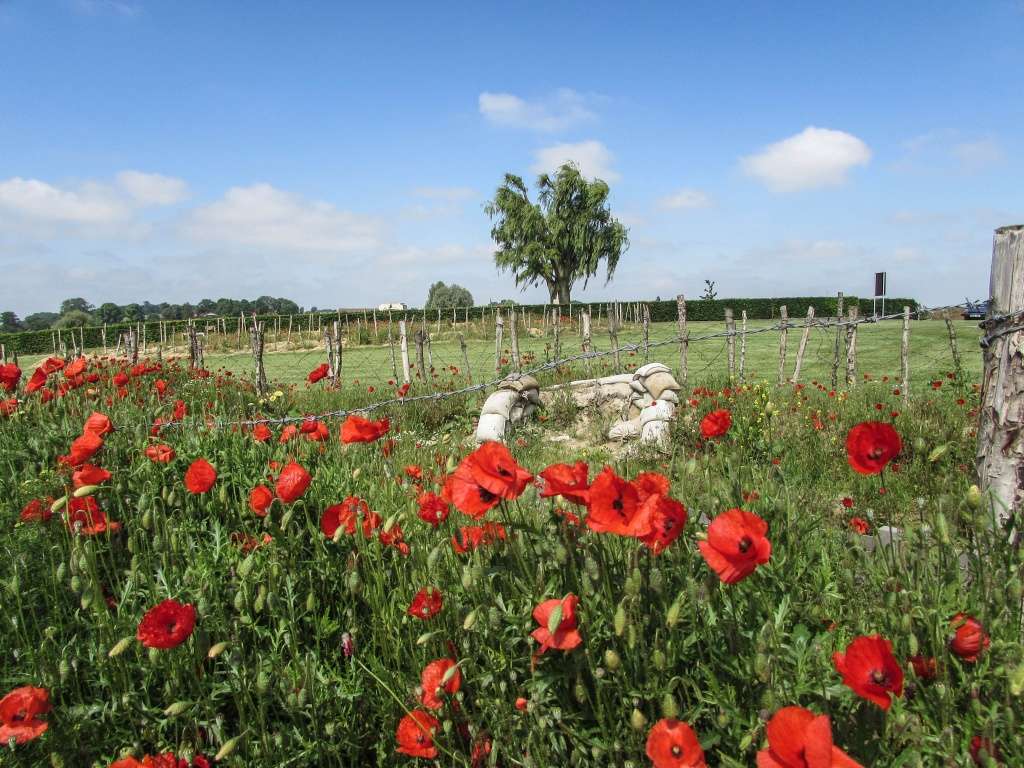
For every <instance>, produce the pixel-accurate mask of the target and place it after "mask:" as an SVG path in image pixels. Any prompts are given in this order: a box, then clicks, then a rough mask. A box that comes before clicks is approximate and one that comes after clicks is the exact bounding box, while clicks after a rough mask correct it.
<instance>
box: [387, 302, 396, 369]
mask: <svg viewBox="0 0 1024 768" xmlns="http://www.w3.org/2000/svg"><path fill="white" fill-rule="evenodd" d="M388 348H389V349H390V350H391V373H392V374H394V377H395V380H396V381H397V380H398V361H397V359H396V358H395V337H394V336H393V335H392V333H391V312H390V311H388Z"/></svg>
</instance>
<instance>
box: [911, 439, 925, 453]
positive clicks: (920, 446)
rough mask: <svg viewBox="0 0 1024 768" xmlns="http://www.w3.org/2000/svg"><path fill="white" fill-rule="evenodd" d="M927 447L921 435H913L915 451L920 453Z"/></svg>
mask: <svg viewBox="0 0 1024 768" xmlns="http://www.w3.org/2000/svg"><path fill="white" fill-rule="evenodd" d="M927 447H928V444H927V443H925V441H924V438H923V437H915V438H914V451H916V452H917V453H921V452H922V451H923V450H924V449H925V448H927Z"/></svg>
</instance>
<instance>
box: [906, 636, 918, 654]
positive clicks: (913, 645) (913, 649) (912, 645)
mask: <svg viewBox="0 0 1024 768" xmlns="http://www.w3.org/2000/svg"><path fill="white" fill-rule="evenodd" d="M907 649H908V650H909V651H910V655H911V656H917V652H918V650H920V647H919V646H918V643H917V635H915V634H914V633H913V632H911V633H910V634H908V635H907Z"/></svg>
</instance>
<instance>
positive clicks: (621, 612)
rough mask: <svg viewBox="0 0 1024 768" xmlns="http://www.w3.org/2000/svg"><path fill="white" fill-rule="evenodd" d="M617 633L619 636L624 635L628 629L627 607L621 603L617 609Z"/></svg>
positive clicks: (615, 620) (615, 622) (615, 621)
mask: <svg viewBox="0 0 1024 768" xmlns="http://www.w3.org/2000/svg"><path fill="white" fill-rule="evenodd" d="M614 624H615V634H616V635H617V636H618V637H622V633H623V632H625V631H626V609H625V607H624V606H623V605H622V603H619V606H618V607H617V608H616V609H615V619H614Z"/></svg>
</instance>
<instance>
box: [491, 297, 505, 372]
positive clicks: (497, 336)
mask: <svg viewBox="0 0 1024 768" xmlns="http://www.w3.org/2000/svg"><path fill="white" fill-rule="evenodd" d="M504 332H505V318H504V317H503V314H502V311H501V310H500V309H497V310H495V313H494V373H495V375H497V376H500V375H501V341H502V336H503V335H504Z"/></svg>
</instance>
